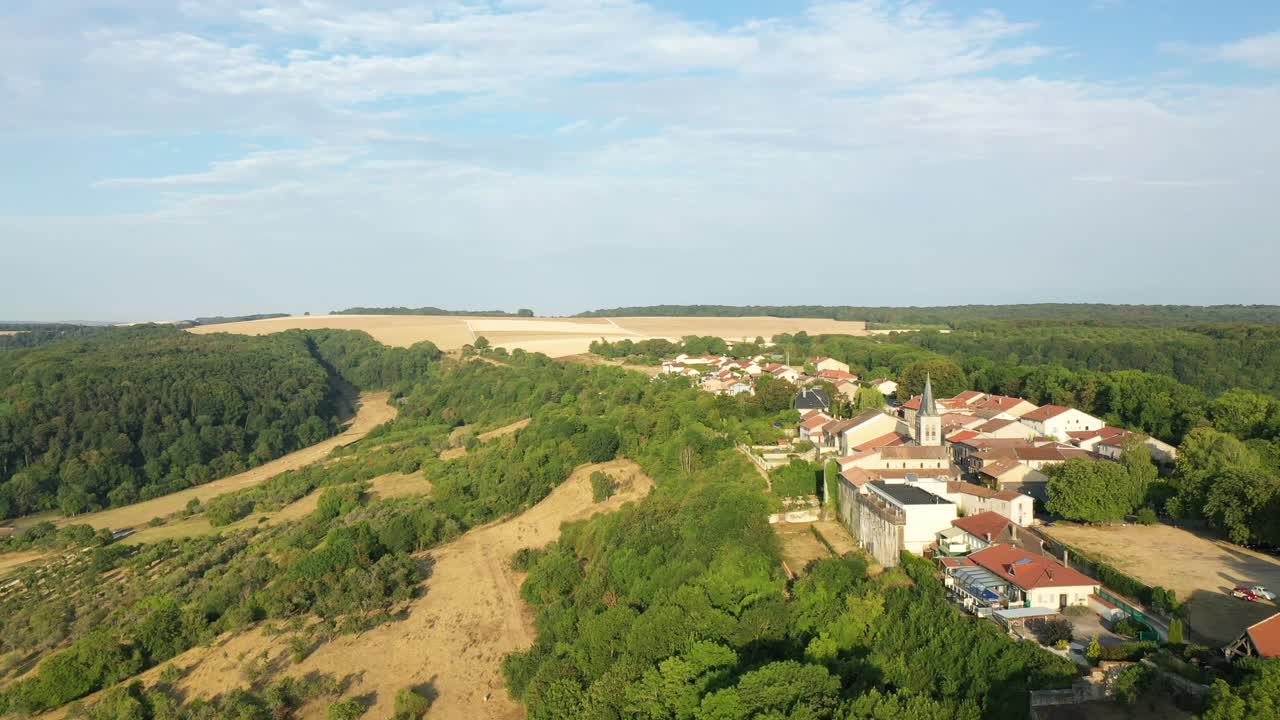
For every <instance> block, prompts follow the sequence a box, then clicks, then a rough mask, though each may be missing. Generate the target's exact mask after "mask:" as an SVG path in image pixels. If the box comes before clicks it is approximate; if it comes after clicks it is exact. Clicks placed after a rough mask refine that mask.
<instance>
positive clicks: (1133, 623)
mask: <svg viewBox="0 0 1280 720" xmlns="http://www.w3.org/2000/svg"><path fill="white" fill-rule="evenodd" d="M1111 630H1112V632H1114V633H1115V634H1117V635H1123V636H1125V637H1127V638H1137V637H1138V635H1140V634H1141V633H1145V632H1151V628H1150V627H1148V626H1147V625H1145V624H1143V623H1140V622H1138V621H1137V620H1134V619H1133V618H1131V617H1127V616H1126V617H1123V618H1121V619H1119V620H1117V621H1116V622H1115V623H1113V624H1112V626H1111Z"/></svg>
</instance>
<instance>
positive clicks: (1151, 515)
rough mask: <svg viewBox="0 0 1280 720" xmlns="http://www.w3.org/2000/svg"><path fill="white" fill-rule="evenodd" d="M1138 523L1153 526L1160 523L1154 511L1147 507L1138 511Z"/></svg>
mask: <svg viewBox="0 0 1280 720" xmlns="http://www.w3.org/2000/svg"><path fill="white" fill-rule="evenodd" d="M1137 518H1138V522H1139V523H1141V524H1143V525H1155V524H1156V523H1158V522H1160V518H1159V517H1158V516H1157V515H1156V511H1155V510H1154V509H1152V508H1149V507H1144V508H1139V509H1138V515H1137Z"/></svg>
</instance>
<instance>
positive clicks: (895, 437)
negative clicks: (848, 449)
mask: <svg viewBox="0 0 1280 720" xmlns="http://www.w3.org/2000/svg"><path fill="white" fill-rule="evenodd" d="M910 439H911V438H908V437H905V436H903V435H899V434H898V433H896V432H891V433H885V434H884V435H881V436H880V437H876V438H871V439H870V440H868V441H866V442H864V443H862V444H861V445H858V446H857V447H855V448H853V449H854V450H875V449H876V448H883V447H895V446H897V445H902V444H904V443H906V442H907V441H908V440H910ZM841 459H843V458H841Z"/></svg>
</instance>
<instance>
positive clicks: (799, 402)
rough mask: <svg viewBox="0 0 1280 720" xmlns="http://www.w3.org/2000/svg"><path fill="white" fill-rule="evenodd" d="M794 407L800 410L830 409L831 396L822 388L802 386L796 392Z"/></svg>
mask: <svg viewBox="0 0 1280 720" xmlns="http://www.w3.org/2000/svg"><path fill="white" fill-rule="evenodd" d="M795 408H796V410H799V411H800V412H802V413H803V412H805V411H806V410H822V411H826V410H829V409H831V398H830V396H828V395H827V392H826V391H825V390H823V389H822V388H804V389H803V390H801V391H800V392H798V393H796V399H795Z"/></svg>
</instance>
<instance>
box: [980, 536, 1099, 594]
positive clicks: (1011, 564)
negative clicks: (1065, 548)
mask: <svg viewBox="0 0 1280 720" xmlns="http://www.w3.org/2000/svg"><path fill="white" fill-rule="evenodd" d="M967 559H968V560H969V561H970V562H972V563H973V564H974V565H975V566H977V567H981V568H983V569H984V570H986V571H988V572H989V573H991V574H992V575H994V576H996V577H998V578H1000V579H1001V580H1003V581H1004V582H1005V583H1006V588H1005V589H1004V592H1003V593H1002V594H1003V595H1004V597H1005V598H1006V600H1007V601H1008V604H1009V605H1015V604H1026V605H1027V606H1028V607H1044V608H1067V607H1072V606H1088V604H1089V596H1090V595H1093V594H1094V593H1096V592H1097V591H1098V588H1099V586H1100V585H1099V583H1098V581H1097V580H1094V579H1093V578H1091V577H1089V576H1087V575H1085V574H1084V573H1081V572H1079V571H1078V570H1073V569H1071V568H1069V567H1067V566H1065V565H1063V564H1062V563H1060V562H1058V561H1057V560H1055V559H1054V558H1052V557H1048V556H1045V555H1036V554H1033V553H1029V552H1027V551H1025V550H1019V549H1018V548H1015V547H1013V546H1011V545H993V546H991V547H989V548H986V549H985V550H979V551H978V552H975V553H973V554H972V555H969V557H968V558H967Z"/></svg>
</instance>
